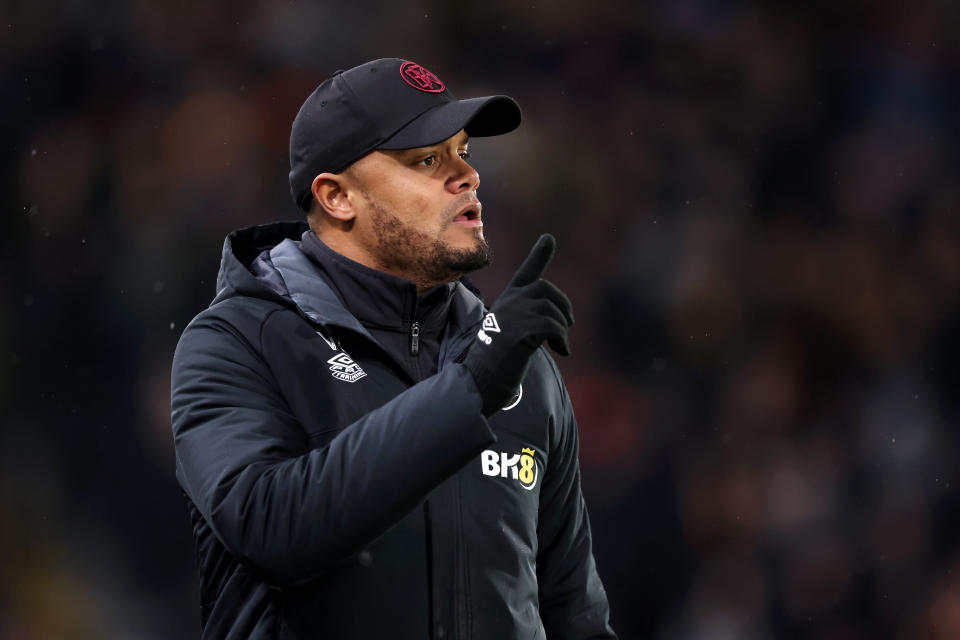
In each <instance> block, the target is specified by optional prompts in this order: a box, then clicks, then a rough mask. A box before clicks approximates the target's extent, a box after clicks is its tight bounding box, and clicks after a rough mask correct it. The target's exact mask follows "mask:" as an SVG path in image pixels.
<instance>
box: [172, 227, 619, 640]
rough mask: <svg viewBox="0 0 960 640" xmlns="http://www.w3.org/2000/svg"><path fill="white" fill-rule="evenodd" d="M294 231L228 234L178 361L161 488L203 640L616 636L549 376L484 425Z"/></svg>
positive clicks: (462, 391)
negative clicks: (174, 494) (421, 371)
mask: <svg viewBox="0 0 960 640" xmlns="http://www.w3.org/2000/svg"><path fill="white" fill-rule="evenodd" d="M305 230H306V227H305V225H304V224H303V223H275V224H271V225H263V226H259V227H252V228H249V229H244V230H241V231H236V232H234V233H232V234H230V235H229V236H228V238H227V240H226V242H225V243H224V250H223V260H222V264H221V268H220V274H219V276H218V279H217V295H216V298H215V299H214V301H213V303H211V305H210V307H209V308H208V309H206V310H204V311H203V312H202V313H200V314H199V315H198V316H197V317H196V318H194V320H193V321H192V322H191V323H190V324H189V325H188V326H187V328H186V329H185V330H184V332H183V335H182V336H181V338H180V342H179V344H178V346H177V350H176V354H175V356H174V360H173V372H172V419H173V436H174V443H175V450H176V476H177V480H178V481H179V483H180V485H181V487H182V489H183V491H184V493H185V494H186V496H187V499H188V506H189V511H190V515H191V519H192V523H193V533H194V538H195V541H196V549H197V556H198V564H199V570H200V590H201V594H200V600H201V601H200V607H201V628H202V637H203V638H204V639H211V640H212V639H215V638H216V639H240V638H243V639H251V638H256V639H259V638H282V639H292V638H404V639H405V638H411V639H419V638H435V639H442V638H458V639H469V638H474V639H492V638H497V639H498V640H501V639H503V640H506V639H513V638H517V639H519V638H523V639H524V640H530V639H532V638H550V639H551V640H555V639H561V638H578V639H579V638H614V637H615V636H614V634H613V631H612V630H611V628H610V626H609V623H608V617H609V613H608V605H607V598H606V594H605V592H604V589H603V585H602V584H601V582H600V579H599V577H598V575H597V571H596V567H595V565H594V558H593V554H592V551H591V537H590V525H589V522H588V519H587V512H586V508H585V505H584V501H583V497H582V494H581V491H580V472H579V465H578V461H577V450H578V445H577V429H576V423H575V421H574V417H573V412H572V409H571V406H570V400H569V398H568V397H567V392H566V390H565V388H564V386H563V382H562V381H561V378H560V375H559V372H558V371H557V368H556V365H555V363H554V362H553V360H552V359H551V358H550V356H549V355H548V354H547V352H546V351H545V350H544V349H540V350H539V351H538V352H537V353H536V354H535V355H534V356H533V361H532V364H531V367H530V369H529V372H528V374H527V376H526V378H525V379H524V381H523V384H522V385H521V388H520V390H519V393H518V397H515V398H514V399H513V400H512V401H511V402H510V404H509V405H507V407H505V408H504V409H503V410H501V411H499V412H497V413H496V414H494V415H493V416H492V417H491V418H489V419H486V418H484V417H483V416H482V415H481V412H480V408H481V398H480V395H479V392H478V390H477V388H476V385H475V384H474V382H473V379H472V377H471V376H470V374H469V373H468V372H467V370H466V369H465V368H464V367H463V366H462V365H461V364H459V363H458V362H457V359H458V356H460V355H461V354H462V353H463V352H464V351H465V350H466V349H467V347H468V346H469V345H470V343H471V340H472V339H473V337H474V335H475V334H476V332H477V327H478V325H479V322H480V320H481V318H482V315H483V305H482V303H481V302H480V300H479V299H478V298H477V297H476V296H474V295H473V294H472V293H470V292H469V291H468V290H467V289H466V288H465V287H464V286H463V285H462V284H458V285H457V289H456V291H455V292H454V299H453V300H452V302H451V306H450V311H449V316H448V322H447V327H446V329H445V331H444V333H443V338H442V341H441V346H440V354H439V363H438V371H437V373H436V374H434V375H431V376H429V377H426V378H424V379H422V380H419V381H418V380H414V379H412V378H410V374H409V373H406V372H405V370H404V368H403V367H401V366H399V365H398V363H396V362H395V361H394V360H393V359H392V358H391V357H390V356H389V354H388V353H387V352H386V351H384V350H383V349H381V348H380V347H379V346H378V344H377V342H376V341H375V340H374V339H373V337H372V336H371V335H370V333H369V332H368V331H367V330H366V329H365V328H364V327H363V326H362V325H361V324H360V323H359V322H358V321H357V319H356V318H354V317H353V316H352V315H350V313H349V312H348V311H347V310H346V309H345V308H344V306H343V305H342V304H341V303H340V301H339V299H338V298H337V297H336V295H334V293H333V292H332V291H331V290H330V288H329V286H328V285H327V284H326V283H325V282H324V281H323V279H322V278H320V277H319V276H318V273H317V267H316V266H315V265H314V264H313V263H312V262H311V261H310V260H309V259H308V258H307V257H306V256H305V255H304V254H303V253H302V252H301V251H300V248H299V246H298V242H297V240H298V239H299V238H300V236H301V235H302V234H303V232H304V231H305Z"/></svg>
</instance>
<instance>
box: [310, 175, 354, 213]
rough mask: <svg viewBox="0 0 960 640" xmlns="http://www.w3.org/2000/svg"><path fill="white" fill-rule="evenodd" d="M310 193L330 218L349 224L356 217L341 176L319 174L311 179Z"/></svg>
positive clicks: (344, 179)
mask: <svg viewBox="0 0 960 640" xmlns="http://www.w3.org/2000/svg"><path fill="white" fill-rule="evenodd" d="M310 191H311V192H313V197H314V198H316V199H317V202H319V203H320V206H321V207H323V210H324V211H325V212H326V213H327V215H329V216H330V217H332V218H335V219H337V220H340V221H341V222H350V221H352V220H353V218H354V217H355V216H356V212H355V211H354V210H353V203H352V202H351V200H350V195H349V193H348V191H347V184H346V178H345V176H344V175H343V174H337V173H321V174H320V175H318V176H317V177H316V178H314V179H313V183H312V184H311V185H310Z"/></svg>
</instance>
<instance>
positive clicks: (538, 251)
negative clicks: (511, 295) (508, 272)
mask: <svg viewBox="0 0 960 640" xmlns="http://www.w3.org/2000/svg"><path fill="white" fill-rule="evenodd" d="M556 251H557V241H556V239H555V238H554V237H553V236H552V235H550V234H549V233H545V234H543V235H542V236H540V238H539V239H538V240H537V242H536V244H534V245H533V249H531V250H530V255H528V256H527V258H526V260H524V261H523V263H522V264H521V265H520V268H519V269H517V272H516V273H515V274H513V279H512V280H511V281H510V286H512V287H523V286H525V285H528V284H530V283H531V282H534V281H535V280H536V279H537V278H539V277H540V276H541V275H542V274H543V272H544V270H546V268H547V265H548V264H550V261H551V260H552V259H553V254H554V253H556Z"/></svg>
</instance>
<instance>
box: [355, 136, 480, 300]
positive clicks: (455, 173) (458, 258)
mask: <svg viewBox="0 0 960 640" xmlns="http://www.w3.org/2000/svg"><path fill="white" fill-rule="evenodd" d="M467 146H468V145H467V136H466V134H465V133H464V132H463V131H462V130H461V131H460V132H459V133H457V134H455V135H454V136H452V137H450V138H448V139H447V140H444V141H443V142H440V143H438V144H436V145H433V146H429V147H420V148H416V149H404V150H401V151H374V152H372V153H370V154H368V155H366V156H364V157H363V158H361V159H360V160H358V161H357V162H355V163H354V164H353V165H352V166H351V168H350V171H349V172H348V173H349V178H350V181H351V182H352V186H353V194H354V195H353V196H351V204H352V205H353V206H354V207H355V208H356V218H355V232H356V234H357V236H356V239H357V241H358V242H360V243H362V244H363V249H364V250H365V252H366V253H367V254H369V256H370V258H371V260H372V261H373V262H374V266H375V267H376V268H378V269H380V270H381V271H386V272H387V273H392V274H394V275H398V276H400V277H403V278H406V279H408V280H412V281H413V282H415V283H417V285H418V286H420V287H421V288H426V287H430V286H433V285H436V284H440V283H442V282H450V281H452V280H455V279H456V278H458V277H460V276H462V275H464V274H466V273H469V272H470V271H474V270H476V269H479V268H482V267H485V266H487V265H488V264H489V263H490V258H491V256H490V248H489V247H488V245H487V242H486V240H485V239H484V237H483V223H482V222H481V214H480V209H481V206H480V201H479V200H478V199H477V188H478V187H479V185H480V177H479V175H477V172H476V171H475V170H474V169H473V167H471V166H470V165H469V164H468V163H467V159H468V158H469V153H468V152H467Z"/></svg>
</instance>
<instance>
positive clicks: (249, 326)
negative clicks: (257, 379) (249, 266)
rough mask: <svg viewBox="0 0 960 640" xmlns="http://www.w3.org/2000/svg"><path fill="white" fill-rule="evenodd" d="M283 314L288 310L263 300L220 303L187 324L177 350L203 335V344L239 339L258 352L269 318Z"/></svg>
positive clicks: (235, 299)
mask: <svg viewBox="0 0 960 640" xmlns="http://www.w3.org/2000/svg"><path fill="white" fill-rule="evenodd" d="M285 311H286V312H290V309H289V307H286V306H284V305H283V304H281V303H279V302H275V301H272V300H264V299H262V298H254V297H249V296H242V295H239V296H234V297H231V298H227V299H225V300H221V301H219V302H216V303H215V304H213V305H211V306H210V307H208V308H206V309H204V310H203V311H201V312H200V313H198V314H197V315H196V316H195V317H194V318H193V320H191V321H190V323H189V324H188V325H187V326H186V328H185V329H184V330H183V334H182V335H181V336H180V341H179V344H178V350H180V349H181V347H183V346H184V343H185V342H191V341H192V340H191V339H195V338H196V337H197V334H203V335H204V336H205V339H206V340H217V339H218V338H220V339H223V340H231V341H232V340H236V339H240V340H242V341H244V342H246V343H248V344H249V345H250V346H251V347H253V348H255V349H257V350H258V346H259V344H260V342H261V335H262V332H263V328H264V326H265V325H266V324H267V323H268V322H269V320H270V318H271V317H273V316H276V315H278V314H283V312H285ZM294 315H295V314H294Z"/></svg>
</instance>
